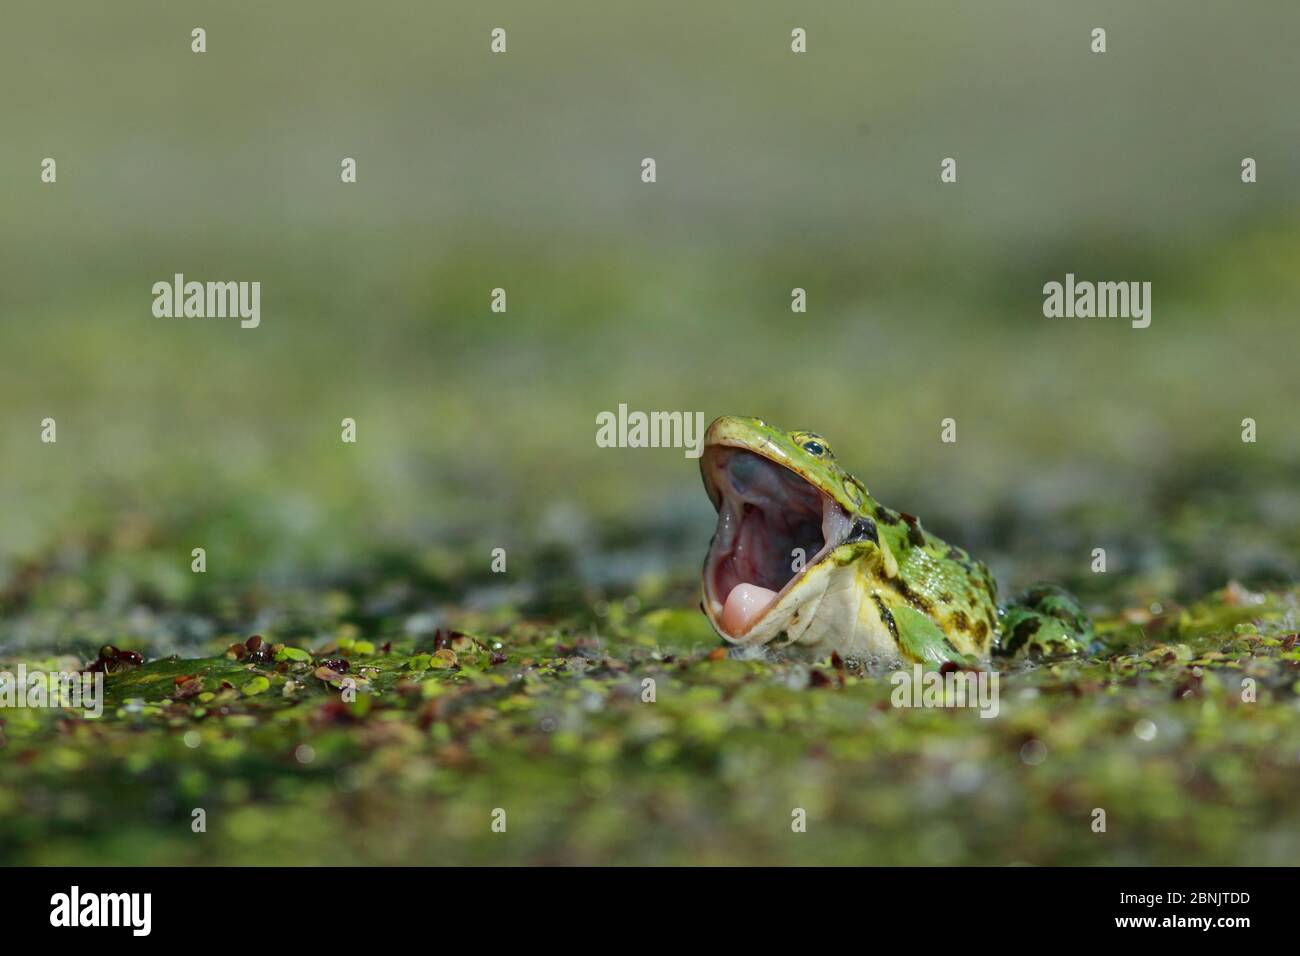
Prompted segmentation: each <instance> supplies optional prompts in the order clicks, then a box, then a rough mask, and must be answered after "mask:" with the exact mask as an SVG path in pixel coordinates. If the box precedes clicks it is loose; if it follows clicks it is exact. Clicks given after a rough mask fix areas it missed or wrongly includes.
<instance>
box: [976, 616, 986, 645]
mask: <svg viewBox="0 0 1300 956" xmlns="http://www.w3.org/2000/svg"><path fill="white" fill-rule="evenodd" d="M988 633H989V625H988V622H986V621H978V622H976V624H975V639H976V640H978V641H981V642H982V641H983V640H984V638H985V637H987V636H988Z"/></svg>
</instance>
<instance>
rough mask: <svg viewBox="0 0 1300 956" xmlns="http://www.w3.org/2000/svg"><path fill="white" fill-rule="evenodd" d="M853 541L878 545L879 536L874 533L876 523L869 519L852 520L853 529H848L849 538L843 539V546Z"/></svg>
mask: <svg viewBox="0 0 1300 956" xmlns="http://www.w3.org/2000/svg"><path fill="white" fill-rule="evenodd" d="M854 541H870V542H871V543H872V544H880V535H879V533H878V532H877V531H876V523H875V522H874V521H872V520H871V519H870V518H854V519H853V527H852V528H850V529H849V536H848V537H847V538H845V539H844V543H845V544H849V543H851V542H854Z"/></svg>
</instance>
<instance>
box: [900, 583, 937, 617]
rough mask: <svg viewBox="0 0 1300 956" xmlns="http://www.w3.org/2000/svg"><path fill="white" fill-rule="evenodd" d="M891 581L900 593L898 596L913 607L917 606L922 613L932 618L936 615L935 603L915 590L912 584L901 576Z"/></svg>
mask: <svg viewBox="0 0 1300 956" xmlns="http://www.w3.org/2000/svg"><path fill="white" fill-rule="evenodd" d="M889 583H890V585H891V586H892V587H893V589H894V590H895V591H896V592H897V593H898V596H899V597H901V598H902V599H903V600H904V601H906V602H907V603H908V604H910V605H912V607H914V608H916V609H917V610H918V611H920V612H921V613H922V614H925V615H927V616H928V617H931V618H933V617H934V605H932V604H931V603H930V602H929V601H928V600H927V599H926V598H925V597H924V596H923V595H920V594H917V593H916V592H915V591H913V590H912V586H911V585H910V584H908V583H907V582H906V581H904V580H903V579H902V578H901V577H899V578H892V579H891V580H890V581H889Z"/></svg>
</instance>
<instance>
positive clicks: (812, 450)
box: [803, 438, 830, 458]
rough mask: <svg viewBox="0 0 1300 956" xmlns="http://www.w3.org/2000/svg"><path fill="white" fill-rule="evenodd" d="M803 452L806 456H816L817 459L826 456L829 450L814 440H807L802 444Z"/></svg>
mask: <svg viewBox="0 0 1300 956" xmlns="http://www.w3.org/2000/svg"><path fill="white" fill-rule="evenodd" d="M803 450H804V451H806V452H807V453H808V454H810V455H816V456H817V457H819V458H820V457H821V456H822V455H826V454H829V453H830V449H828V448H827V447H826V446H825V445H823V444H822V443H821V442H819V441H818V440H817V439H815V438H809V439H807V440H805V441H804V443H803Z"/></svg>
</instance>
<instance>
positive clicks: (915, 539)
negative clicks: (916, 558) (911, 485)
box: [898, 511, 925, 548]
mask: <svg viewBox="0 0 1300 956" xmlns="http://www.w3.org/2000/svg"><path fill="white" fill-rule="evenodd" d="M898 516H899V517H900V518H902V519H903V520H904V521H906V522H907V540H908V543H909V544H911V545H913V546H914V547H917V548H919V547H921V546H922V545H923V544H925V532H924V531H922V530H921V519H920V518H918V517H917V516H916V515H910V514H908V513H907V512H906V511H900V512H899V513H898Z"/></svg>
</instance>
